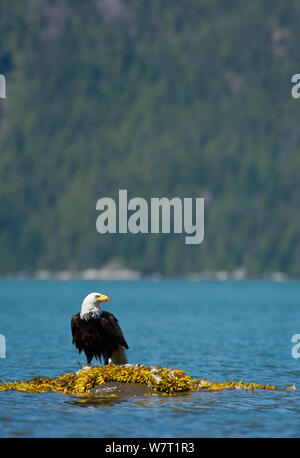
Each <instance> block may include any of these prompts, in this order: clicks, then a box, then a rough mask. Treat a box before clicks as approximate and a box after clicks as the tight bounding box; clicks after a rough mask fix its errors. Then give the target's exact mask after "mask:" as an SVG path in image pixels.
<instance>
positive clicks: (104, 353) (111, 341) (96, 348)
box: [71, 311, 129, 364]
mask: <svg viewBox="0 0 300 458" xmlns="http://www.w3.org/2000/svg"><path fill="white" fill-rule="evenodd" d="M71 331H72V336H73V340H72V343H73V344H75V346H76V348H77V349H78V351H79V353H81V352H82V351H84V353H85V355H86V358H87V364H90V363H91V361H92V359H93V358H96V359H98V360H99V361H101V358H103V361H104V364H108V363H109V360H112V362H114V363H115V364H124V363H125V362H126V356H125V352H124V349H123V347H124V348H129V347H128V345H127V342H126V340H125V338H124V335H123V332H122V330H121V328H120V326H119V323H118V320H117V319H116V317H115V316H114V315H113V314H112V313H109V312H105V311H102V312H101V315H100V317H99V318H89V319H87V320H84V319H81V318H80V313H77V314H76V315H74V316H72V319H71ZM117 360H118V361H117Z"/></svg>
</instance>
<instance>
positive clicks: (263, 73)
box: [0, 0, 300, 277]
mask: <svg viewBox="0 0 300 458" xmlns="http://www.w3.org/2000/svg"><path fill="white" fill-rule="evenodd" d="M299 27H300V3H299V2H297V1H296V0H273V1H266V0H251V1H250V2H242V1H240V0H151V1H149V0H127V1H125V0H85V1H79V0H61V1H50V0H23V1H19V0H11V1H9V2H8V1H6V0H0V73H1V74H3V75H5V78H6V84H7V89H6V91H7V95H6V99H2V100H0V273H1V274H2V275H6V274H8V273H19V272H28V273H29V274H30V273H33V272H35V271H37V270H41V269H49V270H52V271H56V270H62V269H71V270H81V269H87V268H99V267H101V266H103V265H105V264H106V263H107V262H109V261H111V260H119V261H120V262H121V263H123V264H124V265H125V266H128V267H130V268H131V269H137V270H139V271H141V272H143V273H144V274H151V273H152V272H160V273H161V274H162V275H165V276H181V275H186V274H189V273H192V272H201V271H204V270H211V271H217V270H226V271H229V272H232V271H234V270H235V269H237V268H240V267H243V268H244V269H246V271H247V272H248V274H249V276H254V277H256V276H262V275H266V274H268V273H270V272H276V271H280V272H283V273H285V274H287V275H289V276H292V277H297V276H300V217H299V215H300V211H299V204H300V99H293V98H292V97H291V88H292V84H291V77H292V75H293V74H295V73H300V47H299V29H300V28H299ZM119 189H127V190H128V196H129V198H132V197H135V196H139V197H144V198H145V199H150V198H151V197H168V198H172V197H174V196H178V197H180V198H183V197H193V198H195V197H204V198H205V238H204V241H203V243H201V244H199V245H186V244H185V243H184V237H183V235H178V234H170V235H167V234H136V235H132V234H106V235H100V234H99V233H98V232H97V231H96V218H97V216H98V212H97V211H96V202H97V200H98V199H99V198H101V197H112V198H116V199H117V195H118V191H119Z"/></svg>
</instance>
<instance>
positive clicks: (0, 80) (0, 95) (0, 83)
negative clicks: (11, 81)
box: [0, 74, 6, 99]
mask: <svg viewBox="0 0 300 458" xmlns="http://www.w3.org/2000/svg"><path fill="white" fill-rule="evenodd" d="M0 99H6V80H5V76H4V75H1V74H0Z"/></svg>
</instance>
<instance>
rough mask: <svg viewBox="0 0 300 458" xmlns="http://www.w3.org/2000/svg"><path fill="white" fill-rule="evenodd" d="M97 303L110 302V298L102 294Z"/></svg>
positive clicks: (97, 298)
mask: <svg viewBox="0 0 300 458" xmlns="http://www.w3.org/2000/svg"><path fill="white" fill-rule="evenodd" d="M96 301H97V302H105V301H106V302H109V297H108V296H105V295H104V294H100V296H98V297H96Z"/></svg>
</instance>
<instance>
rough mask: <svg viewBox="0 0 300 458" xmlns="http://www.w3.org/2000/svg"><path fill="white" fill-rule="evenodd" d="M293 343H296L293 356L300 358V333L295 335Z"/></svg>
mask: <svg viewBox="0 0 300 458" xmlns="http://www.w3.org/2000/svg"><path fill="white" fill-rule="evenodd" d="M292 343H294V344H296V345H293V347H292V357H293V358H300V334H294V335H293V337H292Z"/></svg>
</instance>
